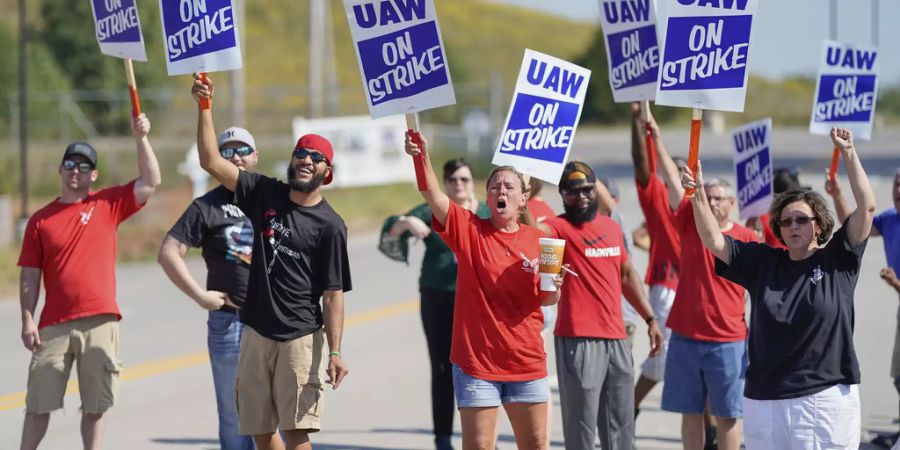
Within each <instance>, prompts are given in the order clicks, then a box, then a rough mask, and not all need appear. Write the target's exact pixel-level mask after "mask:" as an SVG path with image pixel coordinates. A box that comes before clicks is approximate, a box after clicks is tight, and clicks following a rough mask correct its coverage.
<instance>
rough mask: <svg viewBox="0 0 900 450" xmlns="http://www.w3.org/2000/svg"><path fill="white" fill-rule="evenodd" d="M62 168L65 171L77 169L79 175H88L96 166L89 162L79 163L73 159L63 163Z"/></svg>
mask: <svg viewBox="0 0 900 450" xmlns="http://www.w3.org/2000/svg"><path fill="white" fill-rule="evenodd" d="M62 166H63V169H65V170H72V169H76V168H77V169H78V173H88V172H90V171H92V170H94V166H93V165H92V164H91V163H89V162H78V161H73V160H71V159H67V160H65V161H63V163H62Z"/></svg>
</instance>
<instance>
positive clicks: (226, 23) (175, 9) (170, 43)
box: [159, 0, 242, 75]
mask: <svg viewBox="0 0 900 450" xmlns="http://www.w3.org/2000/svg"><path fill="white" fill-rule="evenodd" d="M159 10H160V16H161V17H162V27H163V39H164V42H165V47H166V68H167V69H168V71H169V75H184V74H189V73H194V72H218V71H221V70H237V69H240V68H241V67H242V63H241V46H240V39H238V23H237V22H236V21H235V14H234V5H233V4H232V0H159Z"/></svg>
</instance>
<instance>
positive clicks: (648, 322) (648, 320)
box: [644, 314, 659, 325]
mask: <svg viewBox="0 0 900 450" xmlns="http://www.w3.org/2000/svg"><path fill="white" fill-rule="evenodd" d="M654 320H657V321H658V320H659V317H656V314H650V316H649V317H647V318H646V319H644V322H647V325H650V322H653V321H654Z"/></svg>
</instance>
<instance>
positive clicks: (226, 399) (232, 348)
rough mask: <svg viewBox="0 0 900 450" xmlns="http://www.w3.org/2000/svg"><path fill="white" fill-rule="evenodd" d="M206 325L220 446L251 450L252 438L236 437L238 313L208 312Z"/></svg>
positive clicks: (236, 449)
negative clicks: (217, 414) (217, 413)
mask: <svg viewBox="0 0 900 450" xmlns="http://www.w3.org/2000/svg"><path fill="white" fill-rule="evenodd" d="M206 325H207V328H208V329H209V330H208V331H209V333H208V334H207V339H206V345H207V347H208V348H209V362H210V365H212V375H213V384H214V385H215V388H216V408H217V409H218V411H219V444H220V445H221V447H222V450H253V448H254V447H253V438H251V437H250V436H241V435H240V434H238V419H237V391H236V388H235V380H236V379H237V363H238V354H239V353H240V348H241V333H242V332H243V330H244V325H243V324H242V323H241V321H240V320H239V318H238V315H237V313H233V312H226V311H210V312H209V320H207V322H206Z"/></svg>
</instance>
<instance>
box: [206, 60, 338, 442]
mask: <svg viewBox="0 0 900 450" xmlns="http://www.w3.org/2000/svg"><path fill="white" fill-rule="evenodd" d="M212 92H213V85H212V82H211V81H210V80H209V78H208V77H202V78H201V77H200V76H199V75H195V76H194V85H193V87H192V94H193V96H194V98H195V100H196V101H197V102H198V104H200V105H201V107H200V113H199V118H198V124H197V149H198V153H199V156H200V165H201V167H203V169H204V170H206V171H207V172H209V173H210V174H211V175H212V176H213V177H215V178H216V179H217V180H219V182H221V183H222V185H224V186H225V187H226V188H227V189H228V190H230V191H232V192H234V193H235V199H236V203H237V205H238V207H240V209H241V210H242V211H243V212H244V214H246V215H247V217H248V218H249V219H250V222H251V223H252V224H253V229H254V230H255V235H254V241H253V259H252V262H251V264H250V278H249V282H248V286H247V299H246V303H245V304H244V306H243V308H242V309H241V322H242V323H243V324H244V325H246V326H247V328H246V329H245V330H244V334H243V336H242V338H241V350H240V358H239V361H238V375H237V404H238V406H239V410H238V427H239V429H240V431H241V433H245V434H251V435H253V440H254V441H255V443H256V446H257V448H259V449H269V448H285V447H286V448H288V449H311V448H312V445H311V444H310V442H309V435H308V433H311V432H315V431H319V429H320V422H319V421H320V417H319V415H320V413H321V410H322V407H323V396H322V394H323V391H324V388H323V382H327V383H330V384H331V385H332V386H333V387H334V388H335V389H337V388H338V387H339V386H340V384H341V380H342V379H343V378H344V377H345V376H346V375H347V373H348V370H347V366H346V365H345V364H344V362H343V360H342V359H341V335H342V333H343V325H344V324H343V322H344V292H346V291H349V290H350V289H351V281H350V266H349V263H348V257H347V227H346V225H344V222H343V220H342V219H341V218H340V216H338V214H337V213H336V212H335V211H334V210H333V209H332V208H331V206H330V205H329V204H328V202H327V201H325V198H324V197H323V196H322V192H321V187H322V185H323V184H328V183H330V182H331V179H332V167H331V164H332V160H333V157H334V151H333V150H332V147H331V143H330V142H328V140H327V139H325V138H323V137H321V136H318V135H314V134H307V135H305V136H302V137H301V138H300V139H299V140H298V141H297V145H296V146H294V149H293V153H292V155H291V160H290V163H289V164H288V170H287V179H288V182H287V183H285V182H283V181H280V180H277V179H275V178H270V177H266V176H263V175H260V174H258V173H249V172H247V171H241V170H238V168H236V167H235V166H234V165H232V164H228V163H227V162H226V161H223V160H222V159H221V158H219V157H218V156H217V155H216V139H215V131H214V130H215V126H214V125H213V118H212V112H211V110H209V109H204V107H203V103H205V102H204V100H207V99H208V100H211V99H212ZM320 298H321V299H322V301H321V303H320V301H319V299H320ZM326 339H327V341H328V347H329V349H330V352H329V353H328V354H327V355H326V349H325V341H326ZM326 357H327V363H326V361H325V359H326ZM326 367H327V376H326V374H325V368H326ZM279 429H280V430H281V431H282V432H283V434H284V439H285V442H284V446H282V443H281V442H280V441H281V439H280V437H279V434H278V433H277V431H278V430H279Z"/></svg>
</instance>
